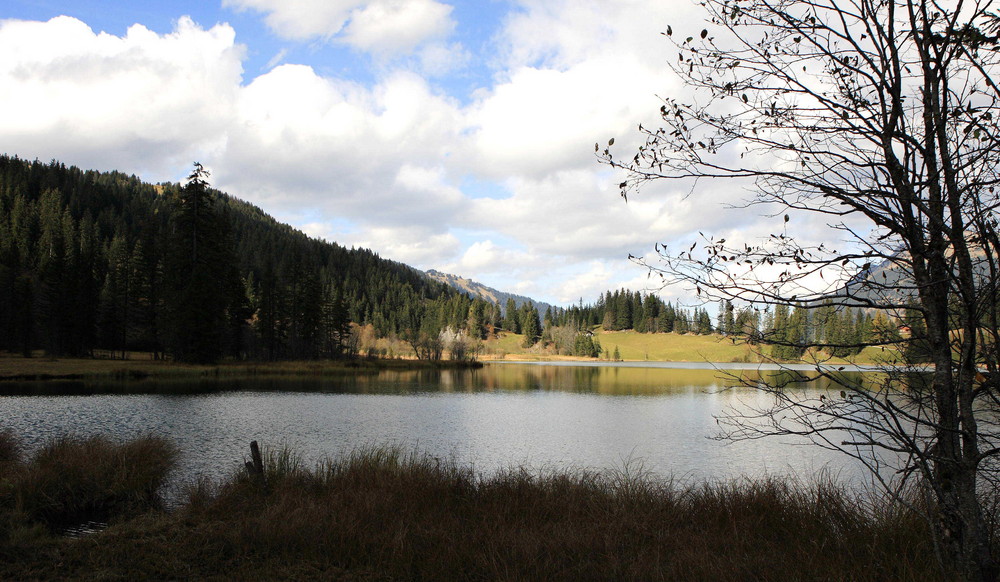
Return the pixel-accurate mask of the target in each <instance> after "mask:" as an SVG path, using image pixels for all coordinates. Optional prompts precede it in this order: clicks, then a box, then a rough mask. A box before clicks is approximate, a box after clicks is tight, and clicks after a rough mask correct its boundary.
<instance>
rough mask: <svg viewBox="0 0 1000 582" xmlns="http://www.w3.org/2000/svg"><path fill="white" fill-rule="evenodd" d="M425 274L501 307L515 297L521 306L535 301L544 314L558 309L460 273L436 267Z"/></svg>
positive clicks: (515, 302)
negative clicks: (452, 272) (468, 277)
mask: <svg viewBox="0 0 1000 582" xmlns="http://www.w3.org/2000/svg"><path fill="white" fill-rule="evenodd" d="M424 274H425V275H427V276H428V277H430V278H431V279H433V280H434V281H438V282H440V283H444V284H445V285H448V286H450V287H453V288H455V289H458V290H459V291H462V292H464V293H468V294H469V295H471V296H472V297H479V298H481V299H485V300H487V301H491V302H493V303H497V304H499V305H500V308H501V309H503V308H504V307H506V305H507V299H513V300H514V305H517V306H518V307H520V306H521V305H523V304H525V303H533V304H534V305H535V308H536V309H538V312H539V313H541V314H543V315H544V314H545V310H546V309H549V308H552V310H553V311H555V310H556V309H557V308H556V307H555V306H553V305H550V304H548V303H545V302H543V301H537V300H535V299H532V298H531V297H525V296H524V295H515V294H513V293H507V292H505V291H497V290H496V289H494V288H492V287H487V286H486V285H483V284H482V283H477V282H475V281H473V280H471V279H466V278H465V277H459V276H458V275H452V274H449V273H442V272H441V271H436V270H434V269H431V270H429V271H425V272H424Z"/></svg>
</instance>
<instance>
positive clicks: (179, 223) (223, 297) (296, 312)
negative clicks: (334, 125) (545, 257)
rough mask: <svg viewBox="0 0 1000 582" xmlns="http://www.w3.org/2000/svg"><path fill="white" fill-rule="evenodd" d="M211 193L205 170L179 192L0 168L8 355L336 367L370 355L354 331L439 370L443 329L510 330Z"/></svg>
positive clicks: (121, 178)
mask: <svg viewBox="0 0 1000 582" xmlns="http://www.w3.org/2000/svg"><path fill="white" fill-rule="evenodd" d="M208 178H209V176H208V175H207V172H205V171H204V170H203V169H202V168H201V167H200V166H199V165H197V164H196V165H195V168H194V170H193V172H192V174H191V176H190V177H189V179H188V181H187V183H186V184H185V185H183V186H182V185H180V184H169V183H168V184H159V185H152V184H147V183H143V182H142V181H141V180H139V179H138V178H136V177H135V176H130V175H126V174H123V173H120V172H96V171H84V170H81V169H79V168H76V167H67V166H65V165H64V164H60V163H58V162H54V161H53V162H51V163H48V164H46V163H41V162H38V161H34V162H29V161H25V160H21V159H18V158H16V157H9V156H2V157H0V350H7V351H13V352H22V353H24V354H26V355H30V354H31V353H32V352H33V351H34V350H44V351H45V352H46V353H48V354H52V355H73V356H80V355H89V354H93V353H94V351H95V350H106V351H108V352H110V353H112V354H114V353H123V352H125V351H127V350H136V351H144V352H150V353H151V354H153V355H154V357H163V356H170V357H173V358H175V359H177V360H180V361H189V362H211V361H216V360H219V359H220V358H237V359H261V360H273V359H292V358H294V359H312V358H320V357H324V358H325V357H339V356H344V355H351V354H352V353H356V352H357V351H358V349H359V348H358V344H357V341H356V336H357V331H354V332H353V333H352V325H351V324H352V322H353V323H354V324H355V325H354V326H353V327H354V328H355V330H356V329H357V328H358V326H365V327H367V328H368V329H370V330H371V332H373V333H374V334H375V335H377V336H379V337H386V336H390V335H391V336H396V337H399V338H400V339H402V340H403V341H406V342H408V343H410V344H411V345H412V346H413V348H414V350H415V351H416V352H417V354H418V355H420V356H422V357H428V358H433V357H440V356H441V353H442V351H443V348H442V346H441V340H440V339H439V338H440V336H441V331H442V330H446V329H451V330H452V331H453V332H455V333H461V334H467V335H469V336H478V337H483V336H484V335H485V334H486V333H487V332H488V331H489V329H490V327H489V326H491V325H495V324H499V321H500V308H499V306H496V305H493V304H491V303H488V302H486V301H483V300H480V299H477V300H473V299H472V298H470V297H468V296H467V295H464V294H461V293H459V292H457V291H455V290H453V289H451V288H449V287H447V286H446V285H444V284H441V283H437V282H434V281H431V280H430V279H428V278H427V277H425V276H424V275H423V274H422V273H420V272H419V271H417V270H415V269H413V268H411V267H408V266H406V265H403V264H401V263H397V262H393V261H389V260H385V259H382V258H380V257H379V256H378V255H377V254H375V253H373V252H372V251H370V250H367V249H347V248H344V247H342V246H339V245H337V244H334V243H329V242H325V241H321V240H317V239H313V238H310V237H308V236H306V235H305V234H303V233H302V232H300V231H297V230H295V229H293V228H291V227H289V226H287V225H284V224H280V223H278V222H277V221H276V220H274V219H273V218H271V217H270V216H268V215H266V214H265V213H264V212H263V211H261V210H260V209H259V208H257V207H255V206H253V205H250V204H248V203H245V202H242V201H240V200H237V199H235V198H232V197H230V196H228V195H225V194H223V193H221V192H218V191H216V190H213V189H212V188H210V187H209V184H208ZM369 326H370V327H369ZM352 336H353V339H352Z"/></svg>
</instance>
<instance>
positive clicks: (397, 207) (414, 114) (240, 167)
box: [216, 65, 463, 240]
mask: <svg viewBox="0 0 1000 582" xmlns="http://www.w3.org/2000/svg"><path fill="white" fill-rule="evenodd" d="M237 110H238V111H237V122H236V123H235V124H234V128H233V129H232V130H231V132H230V138H229V142H228V147H227V149H226V151H225V153H224V154H223V155H222V156H221V157H220V164H219V166H220V170H219V171H218V172H217V173H216V180H217V182H218V184H219V185H220V187H223V188H226V189H228V190H230V191H232V192H240V193H241V194H242V195H243V196H247V197H250V198H251V199H253V200H257V201H259V202H260V203H262V204H269V205H276V206H281V207H291V208H294V207H300V206H309V207H313V208H317V209H320V210H322V211H323V212H324V213H326V214H327V215H328V216H331V217H333V216H336V217H341V218H350V219H353V220H357V221H360V222H362V223H366V224H382V225H386V224H393V225H408V224H413V223H415V222H417V223H420V224H424V225H435V227H436V228H437V229H439V231H443V230H444V229H445V228H446V224H447V223H448V221H449V219H450V218H451V217H452V214H453V213H454V211H455V209H456V208H457V207H458V206H460V205H461V204H462V203H463V196H462V194H461V192H460V191H458V190H457V189H456V188H455V187H454V186H451V185H449V184H448V182H447V175H446V172H445V171H444V169H443V167H442V160H443V159H444V158H446V157H447V155H448V152H449V151H450V149H451V148H452V147H454V145H453V143H454V140H456V139H457V137H456V136H457V133H458V131H459V128H458V127H457V123H456V121H455V119H456V118H458V117H459V115H458V112H457V109H456V105H455V104H454V103H453V102H452V101H451V100H450V99H448V98H445V97H442V96H440V95H437V94H435V93H434V92H433V91H432V90H431V88H430V86H429V85H427V83H426V82H425V81H424V80H422V79H420V78H419V77H417V76H415V75H412V74H407V73H399V74H396V75H393V76H391V77H389V78H387V79H386V80H384V81H383V82H381V83H380V84H378V85H376V86H375V87H372V88H367V87H364V86H361V85H359V84H356V83H350V82H343V81H336V80H332V79H328V78H324V77H321V76H319V75H318V74H317V73H316V72H315V71H314V70H313V69H312V68H310V67H306V66H302V65H282V66H279V67H277V68H275V69H274V70H273V71H271V72H269V73H267V74H265V75H261V76H260V77H258V78H256V79H255V80H254V81H253V82H252V83H251V84H250V85H249V86H247V87H246V88H245V89H244V90H243V91H242V92H241V95H240V100H239V103H238V107H237ZM379 240H381V238H379Z"/></svg>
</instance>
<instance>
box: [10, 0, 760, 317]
mask: <svg viewBox="0 0 1000 582" xmlns="http://www.w3.org/2000/svg"><path fill="white" fill-rule="evenodd" d="M667 4H669V3H662V5H661V4H657V3H653V4H652V5H650V3H648V2H644V3H637V2H632V0H624V1H622V2H601V3H599V2H596V1H593V2H592V1H590V0H584V1H580V2H568V0H567V1H549V0H545V1H542V0H538V1H524V2H521V3H519V4H518V6H519V8H518V10H517V12H516V13H515V14H514V15H513V16H511V17H509V18H508V19H507V20H506V21H505V22H504V24H503V27H502V29H501V30H499V32H498V33H497V35H496V36H495V38H494V39H493V41H492V42H491V43H490V44H488V45H487V47H486V49H485V50H486V52H489V53H491V54H493V55H495V57H494V58H493V61H492V63H493V66H494V67H495V68H494V69H493V70H492V71H490V72H487V73H486V74H485V76H484V77H483V79H489V80H488V81H486V86H484V87H482V88H481V89H480V90H479V91H476V92H475V93H474V94H472V95H471V96H465V95H463V96H457V95H456V96H452V95H448V94H447V93H445V89H444V87H447V86H448V84H447V83H442V84H440V85H438V84H436V83H437V81H438V80H437V79H436V78H432V77H428V75H438V74H445V73H447V72H448V71H449V70H454V68H455V67H456V66H457V65H460V64H461V63H463V62H468V60H469V59H470V58H472V57H471V55H470V53H469V52H468V51H467V50H466V49H465V48H463V47H462V46H461V45H458V44H456V43H454V42H451V40H450V38H451V35H452V34H453V32H454V28H455V22H454V21H453V14H452V12H453V11H452V9H451V7H450V6H447V5H445V4H444V3H443V2H437V1H436V0H332V1H322V2H321V1H312V0H294V1H293V0H282V1H278V0H225V2H224V5H226V6H229V7H231V8H235V9H240V10H253V11H257V12H260V13H263V14H264V15H265V19H266V21H267V23H268V25H269V26H270V27H271V28H272V29H273V30H274V31H275V32H276V33H278V34H279V35H281V36H283V37H285V38H288V39H297V40H314V39H323V40H327V41H331V42H336V43H344V44H346V45H349V46H351V47H353V48H356V49H358V50H362V51H365V52H368V53H370V54H372V55H374V56H375V57H376V60H377V59H379V58H384V59H386V61H385V62H383V63H381V65H382V66H380V67H376V70H375V71H374V73H373V80H365V81H357V80H348V79H344V78H338V77H336V76H334V75H331V74H329V73H328V72H327V71H328V70H327V69H323V68H321V67H320V66H310V65H307V64H293V63H289V62H288V60H289V57H288V55H289V54H299V53H297V52H296V53H290V52H289V51H287V50H282V51H280V52H278V53H277V54H276V55H275V57H274V58H273V59H272V62H271V63H269V65H268V67H267V68H268V69H269V70H267V72H265V73H263V74H261V75H259V76H257V77H255V78H249V79H246V80H244V79H243V69H242V61H243V58H244V49H243V47H241V46H240V45H238V44H236V42H235V38H236V37H235V34H236V33H235V31H234V30H233V29H232V27H230V26H228V25H217V26H214V27H212V28H210V29H207V30H206V29H203V28H201V27H199V26H198V25H197V24H195V23H194V22H192V21H191V20H190V19H188V18H181V19H180V20H178V22H177V25H176V28H175V30H173V31H172V32H171V33H169V34H162V35H161V34H156V33H154V32H151V31H150V30H148V29H146V28H145V27H143V26H141V25H135V26H133V27H131V28H130V29H129V30H128V32H127V33H126V34H125V35H124V36H121V37H118V36H114V35H108V34H105V33H95V32H94V31H93V30H91V29H90V28H89V27H88V26H87V25H86V24H84V23H83V22H80V21H79V20H75V19H72V18H66V17H61V18H56V19H53V20H52V21H49V22H44V23H43V22H34V23H32V22H16V21H6V22H0V54H3V55H4V58H3V59H0V100H2V102H3V103H4V104H5V107H4V109H3V110H0V151H8V152H11V153H17V154H18V155H21V156H27V157H34V156H38V157H40V158H42V159H49V158H59V159H61V160H63V161H66V162H67V163H75V164H78V165H81V166H84V167H95V168H116V169H122V170H125V171H135V172H139V173H143V174H144V175H145V176H146V177H151V178H153V179H164V178H172V179H177V178H179V177H180V176H183V175H184V174H186V172H187V169H188V168H189V166H190V162H191V161H193V160H195V159H197V160H199V161H202V162H204V163H206V165H207V166H208V167H209V168H210V169H211V170H212V171H213V184H214V185H215V186H217V187H219V188H221V189H223V190H226V191H228V192H230V193H231V194H233V195H234V196H237V197H239V198H243V199H245V200H248V201H250V202H252V203H254V204H257V205H259V206H261V207H262V208H263V209H264V210H265V211H266V212H268V213H270V214H272V215H274V216H275V217H276V218H278V219H279V220H283V221H289V222H292V223H293V224H295V225H297V226H300V227H301V228H303V229H305V230H306V231H307V232H308V233H309V234H311V235H314V236H319V237H322V238H326V239H328V240H331V241H336V242H339V243H341V244H345V245H348V246H351V245H353V246H366V247H370V248H373V249H374V250H376V251H377V252H379V253H380V254H382V255H383V256H385V257H388V258H391V259H394V260H400V261H404V262H408V263H410V264H413V265H415V266H420V267H423V268H431V267H433V268H439V269H441V270H446V271H449V272H454V273H456V274H459V275H463V276H467V277H472V278H477V279H479V280H481V281H483V282H484V283H486V284H489V285H491V286H494V287H498V288H501V289H504V290H510V291H516V292H522V293H526V294H529V295H535V296H537V297H538V298H540V299H546V300H550V301H560V302H565V301H575V300H576V299H577V298H579V297H583V298H584V300H585V301H592V300H594V299H596V296H597V294H598V293H600V292H601V291H603V290H606V289H607V288H609V287H618V286H621V285H623V284H625V283H626V282H630V283H635V282H636V281H638V280H639V279H641V278H642V277H644V276H645V272H644V271H643V270H642V269H641V268H639V267H636V266H635V265H633V264H631V263H629V262H628V261H627V260H626V256H627V255H628V254H629V253H633V254H641V253H644V252H646V251H648V250H649V249H650V248H651V247H652V245H653V243H654V242H669V241H671V240H683V239H684V238H685V237H686V236H687V235H688V232H689V231H690V230H691V228H692V226H693V225H698V226H699V227H701V228H704V229H706V231H711V230H713V229H717V230H720V231H723V230H732V231H736V230H738V229H739V221H746V220H747V216H746V213H742V215H741V214H740V213H738V212H737V213H724V212H717V211H716V209H717V207H718V206H717V205H718V204H720V203H721V202H724V201H735V200H738V199H739V197H742V196H743V193H742V192H740V191H732V190H726V189H724V188H719V189H716V190H714V191H712V192H710V195H709V196H708V198H709V199H710V200H711V202H710V203H705V202H701V203H700V204H697V203H696V201H695V200H696V199H693V198H688V197H687V194H688V190H687V189H686V188H679V187H677V186H675V185H669V184H664V185H653V186H651V187H649V188H647V189H645V190H644V191H643V193H642V194H641V195H640V196H636V197H635V198H634V199H631V198H630V201H629V203H628V204H625V203H624V202H623V201H622V200H621V199H620V198H619V197H618V193H617V187H616V185H617V182H618V181H620V178H619V177H618V176H616V175H615V173H614V172H612V171H610V170H608V169H607V168H606V167H602V166H599V165H598V164H597V162H596V160H595V158H594V148H593V146H594V142H595V141H601V142H604V140H606V139H607V138H609V137H615V139H616V142H617V143H618V144H620V147H621V149H622V151H623V153H627V152H630V151H632V150H633V148H634V147H638V139H639V136H638V134H637V132H636V124H637V123H640V122H644V123H649V124H652V123H655V121H656V119H655V118H656V115H655V114H656V111H657V109H658V101H657V98H656V96H655V95H656V94H657V93H661V94H665V93H669V92H672V91H674V90H675V89H676V86H675V85H674V84H673V83H674V82H673V81H672V80H671V79H670V77H669V76H668V75H667V74H666V67H665V66H664V65H663V63H662V61H663V59H664V58H665V53H664V51H665V49H666V45H665V43H663V41H662V40H661V37H660V36H659V35H658V32H659V29H660V28H661V27H665V25H666V24H667V23H669V22H670V19H672V18H677V13H678V11H679V10H682V9H678V8H677V6H674V5H671V6H667ZM675 28H676V26H675ZM449 43H450V44H449ZM390 61H391V66H390V65H387V64H386V63H390ZM272 66H273V68H272ZM490 74H492V75H493V76H492V77H490ZM452 80H453V79H452ZM462 97H467V99H465V100H463V99H462ZM470 183H471V184H478V185H482V184H488V185H490V187H491V188H492V189H491V192H497V193H499V194H497V195H496V196H493V197H490V198H478V197H475V196H474V192H472V191H471V190H472V189H471V188H470V189H469V190H468V191H463V184H470ZM477 188H479V187H478V186H477ZM479 189H480V190H481V188H479ZM697 200H705V197H699V198H698V199H697ZM733 240H735V238H734V239H733Z"/></svg>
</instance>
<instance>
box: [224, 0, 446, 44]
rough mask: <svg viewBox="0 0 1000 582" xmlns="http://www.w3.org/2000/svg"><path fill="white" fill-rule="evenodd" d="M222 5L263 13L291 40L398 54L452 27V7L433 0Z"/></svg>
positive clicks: (232, 0)
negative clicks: (326, 41)
mask: <svg viewBox="0 0 1000 582" xmlns="http://www.w3.org/2000/svg"><path fill="white" fill-rule="evenodd" d="M222 5H223V6H226V7H229V8H234V9H237V10H256V11H258V12H263V13H265V14H266V16H265V21H266V22H267V25H268V26H269V27H270V28H271V29H272V30H273V31H274V32H275V33H277V34H278V35H280V36H282V37H284V38H287V39H292V40H311V39H316V38H320V39H326V40H336V41H337V42H343V43H345V44H348V45H350V46H352V47H354V48H356V49H358V50H362V51H365V52H370V53H375V54H379V55H387V54H388V55H397V54H403V53H406V52H408V51H411V50H413V49H414V48H416V47H418V46H420V45H421V44H424V43H425V42H427V41H430V40H440V39H442V38H445V37H447V36H448V35H449V34H450V33H451V32H452V30H453V29H454V27H455V22H454V21H453V20H452V19H451V11H452V8H451V6H449V5H447V4H442V3H440V2H436V1H435V0H367V1H366V0H223V3H222Z"/></svg>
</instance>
